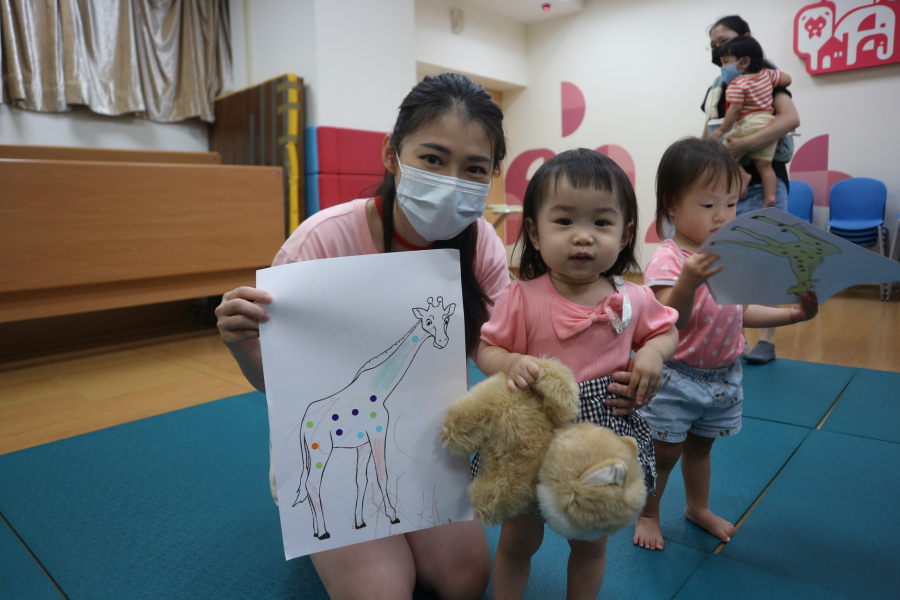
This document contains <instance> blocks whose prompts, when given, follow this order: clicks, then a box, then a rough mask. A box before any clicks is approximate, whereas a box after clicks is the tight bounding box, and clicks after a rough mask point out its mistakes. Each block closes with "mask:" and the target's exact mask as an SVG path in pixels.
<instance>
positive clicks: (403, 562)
mask: <svg viewBox="0 0 900 600" xmlns="http://www.w3.org/2000/svg"><path fill="white" fill-rule="evenodd" d="M310 559H311V560H312V563H313V566H314V567H315V568H316V572H317V573H318V574H319V578H320V579H321V580H322V585H324V586H325V590H326V591H327V592H328V597H329V598H331V600H342V599H344V598H346V599H348V600H349V599H354V600H356V599H359V598H398V599H403V598H412V593H413V590H414V589H415V585H416V565H415V561H414V560H413V556H412V553H411V552H410V550H409V546H408V545H407V543H406V540H405V539H404V536H402V535H400V536H391V537H387V538H381V539H378V540H373V541H371V542H365V543H362V544H355V545H352V546H344V547H342V548H335V549H334V550H327V551H325V552H319V553H317V554H312V555H310Z"/></svg>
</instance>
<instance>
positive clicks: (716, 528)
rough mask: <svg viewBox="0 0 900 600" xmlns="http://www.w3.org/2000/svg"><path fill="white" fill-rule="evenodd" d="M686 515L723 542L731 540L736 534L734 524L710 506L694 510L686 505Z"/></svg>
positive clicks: (689, 519)
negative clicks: (716, 513) (715, 512)
mask: <svg viewBox="0 0 900 600" xmlns="http://www.w3.org/2000/svg"><path fill="white" fill-rule="evenodd" d="M684 516H685V518H687V520H688V521H691V522H692V523H694V524H696V525H698V526H700V527H702V528H703V529H705V530H707V531H708V532H710V533H711V534H712V535H714V536H716V537H717V538H719V539H720V540H722V541H723V542H730V541H731V536H733V535H734V525H732V524H731V523H729V522H728V521H726V520H725V519H723V518H722V517H720V516H717V515H714V514H713V512H712V511H711V510H709V509H708V508H704V509H702V510H699V511H696V512H694V511H692V510H691V509H690V508H687V507H686V508H685V509H684Z"/></svg>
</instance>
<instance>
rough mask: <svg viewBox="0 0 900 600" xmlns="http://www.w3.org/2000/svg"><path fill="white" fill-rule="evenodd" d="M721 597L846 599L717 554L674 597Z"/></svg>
mask: <svg viewBox="0 0 900 600" xmlns="http://www.w3.org/2000/svg"><path fill="white" fill-rule="evenodd" d="M722 598H728V600H759V599H760V598H790V599H791V600H849V598H850V597H849V596H843V595H841V594H837V593H835V592H831V591H828V590H825V589H822V588H820V587H818V586H814V585H811V584H808V583H805V582H803V581H798V580H796V579H792V578H790V577H785V576H784V575H778V574H776V573H772V572H771V571H764V570H762V569H758V568H756V567H753V566H750V565H747V564H744V563H742V562H738V561H736V560H732V559H730V558H725V557H724V556H722V555H720V554H710V555H709V556H708V557H707V559H706V560H705V561H704V562H703V564H702V565H700V568H699V569H697V571H696V572H695V573H694V575H693V576H692V577H691V578H690V579H689V580H688V582H687V583H686V584H685V585H684V587H683V588H681V591H679V592H678V595H677V596H675V598H674V600H722Z"/></svg>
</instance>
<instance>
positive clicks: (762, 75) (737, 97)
mask: <svg viewBox="0 0 900 600" xmlns="http://www.w3.org/2000/svg"><path fill="white" fill-rule="evenodd" d="M780 82H781V71H779V70H777V69H763V70H762V71H760V72H759V73H753V74H748V75H741V76H740V77H738V78H737V79H735V80H734V81H732V82H731V83H729V84H728V87H727V88H726V89H725V103H726V105H729V104H731V103H733V102H738V103H740V104H742V105H743V106H741V114H740V116H739V117H738V118H739V119H740V118H743V117H745V116H746V115H748V114H750V113H754V112H763V111H766V112H770V113H774V112H775V109H774V108H773V107H772V90H773V89H775V88H776V87H778V84H779V83H780ZM726 110H727V107H726Z"/></svg>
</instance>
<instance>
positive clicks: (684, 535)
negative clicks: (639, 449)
mask: <svg viewBox="0 0 900 600" xmlns="http://www.w3.org/2000/svg"><path fill="white" fill-rule="evenodd" d="M808 433H809V430H808V429H806V428H803V427H796V426H793V425H785V424H784V423H774V422H772V421H761V420H759V419H749V418H745V419H744V420H743V428H742V429H741V431H740V432H738V433H737V434H736V435H734V436H731V437H728V438H722V439H718V440H716V441H715V443H714V444H713V448H712V454H711V457H712V476H711V478H710V487H709V507H710V509H712V511H713V512H714V513H716V514H717V515H719V516H720V517H722V518H723V519H725V520H727V521H730V522H731V523H737V522H738V520H739V519H740V518H741V517H742V516H743V515H744V513H746V512H747V510H748V509H749V508H750V507H751V506H752V505H753V503H754V502H755V501H756V499H757V498H758V497H759V495H760V494H762V492H763V490H765V489H766V486H767V485H769V483H771V481H772V479H774V478H775V476H776V475H777V474H778V471H780V470H781V468H782V467H783V466H784V464H785V463H786V462H787V461H788V459H789V458H790V457H791V455H792V454H793V453H794V452H795V451H796V450H797V447H798V446H800V443H801V442H802V441H803V439H804V438H805V437H806V435H807V434H808ZM659 513H660V527H661V528H662V532H663V537H664V538H665V539H666V550H665V552H668V547H669V542H670V541H674V542H678V543H680V544H684V545H686V546H690V547H692V548H696V549H698V550H703V551H705V552H712V551H714V550H715V549H716V548H717V547H718V546H719V544H720V543H721V541H720V540H719V538H717V537H714V536H712V535H710V534H709V533H707V532H706V530H705V529H703V528H701V527H698V526H697V525H694V524H693V523H691V522H690V521H688V520H687V519H686V518H685V517H684V478H683V477H682V476H681V462H680V461H679V463H678V464H677V465H675V468H674V469H672V474H671V475H670V476H669V483H668V485H667V486H666V491H665V493H664V494H663V497H662V502H661V503H660V507H659ZM626 531H627V532H628V535H629V539H632V538H633V537H634V528H633V527H631V528H629V529H627V530H625V531H623V533H625V532H626ZM643 552H651V551H649V550H643Z"/></svg>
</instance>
